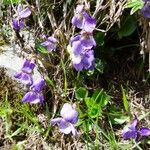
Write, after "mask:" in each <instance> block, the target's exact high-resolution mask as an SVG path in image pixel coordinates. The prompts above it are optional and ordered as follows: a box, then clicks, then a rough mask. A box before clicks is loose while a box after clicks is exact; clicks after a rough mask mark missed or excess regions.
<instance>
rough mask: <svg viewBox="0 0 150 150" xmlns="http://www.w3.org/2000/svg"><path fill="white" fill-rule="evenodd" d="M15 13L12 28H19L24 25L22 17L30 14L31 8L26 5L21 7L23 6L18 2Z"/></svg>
mask: <svg viewBox="0 0 150 150" xmlns="http://www.w3.org/2000/svg"><path fill="white" fill-rule="evenodd" d="M15 15H16V18H15V19H13V20H12V26H13V28H14V29H16V30H20V29H22V28H23V27H24V26H25V23H24V21H23V19H25V18H27V17H28V16H30V15H31V10H30V9H29V8H28V7H27V8H23V6H22V5H21V4H19V5H18V7H17V13H16V14H15Z"/></svg>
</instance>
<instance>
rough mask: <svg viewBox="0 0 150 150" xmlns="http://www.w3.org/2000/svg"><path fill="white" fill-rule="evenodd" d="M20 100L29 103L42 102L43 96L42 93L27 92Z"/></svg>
mask: <svg viewBox="0 0 150 150" xmlns="http://www.w3.org/2000/svg"><path fill="white" fill-rule="evenodd" d="M22 102H24V103H26V102H29V103H31V104H37V103H43V102H44V96H43V94H42V93H37V92H34V91H30V92H27V93H26V94H25V96H24V97H23V99H22Z"/></svg>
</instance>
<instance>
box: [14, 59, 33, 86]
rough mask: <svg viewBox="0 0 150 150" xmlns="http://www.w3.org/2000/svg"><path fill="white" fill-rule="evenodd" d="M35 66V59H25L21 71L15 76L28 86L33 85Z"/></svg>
mask: <svg viewBox="0 0 150 150" xmlns="http://www.w3.org/2000/svg"><path fill="white" fill-rule="evenodd" d="M34 67H35V62H34V61H33V60H30V59H25V61H24V63H23V66H22V69H21V71H20V72H19V73H17V74H15V78H16V79H19V80H20V81H21V82H22V83H23V84H25V85H28V86H30V85H32V84H33V78H32V72H33V69H34Z"/></svg>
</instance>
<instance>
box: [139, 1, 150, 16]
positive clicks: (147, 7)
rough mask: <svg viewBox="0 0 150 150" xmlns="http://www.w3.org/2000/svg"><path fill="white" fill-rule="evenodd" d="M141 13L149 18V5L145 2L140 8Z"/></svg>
mask: <svg viewBox="0 0 150 150" xmlns="http://www.w3.org/2000/svg"><path fill="white" fill-rule="evenodd" d="M141 13H142V15H143V16H145V17H146V18H150V5H149V4H145V5H144V7H143V8H142V9H141Z"/></svg>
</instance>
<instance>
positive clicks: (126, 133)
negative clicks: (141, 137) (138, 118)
mask: <svg viewBox="0 0 150 150" xmlns="http://www.w3.org/2000/svg"><path fill="white" fill-rule="evenodd" d="M122 136H123V139H124V140H128V139H131V138H132V139H136V138H137V130H131V129H130V128H129V127H125V128H124V129H123V132H122Z"/></svg>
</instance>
